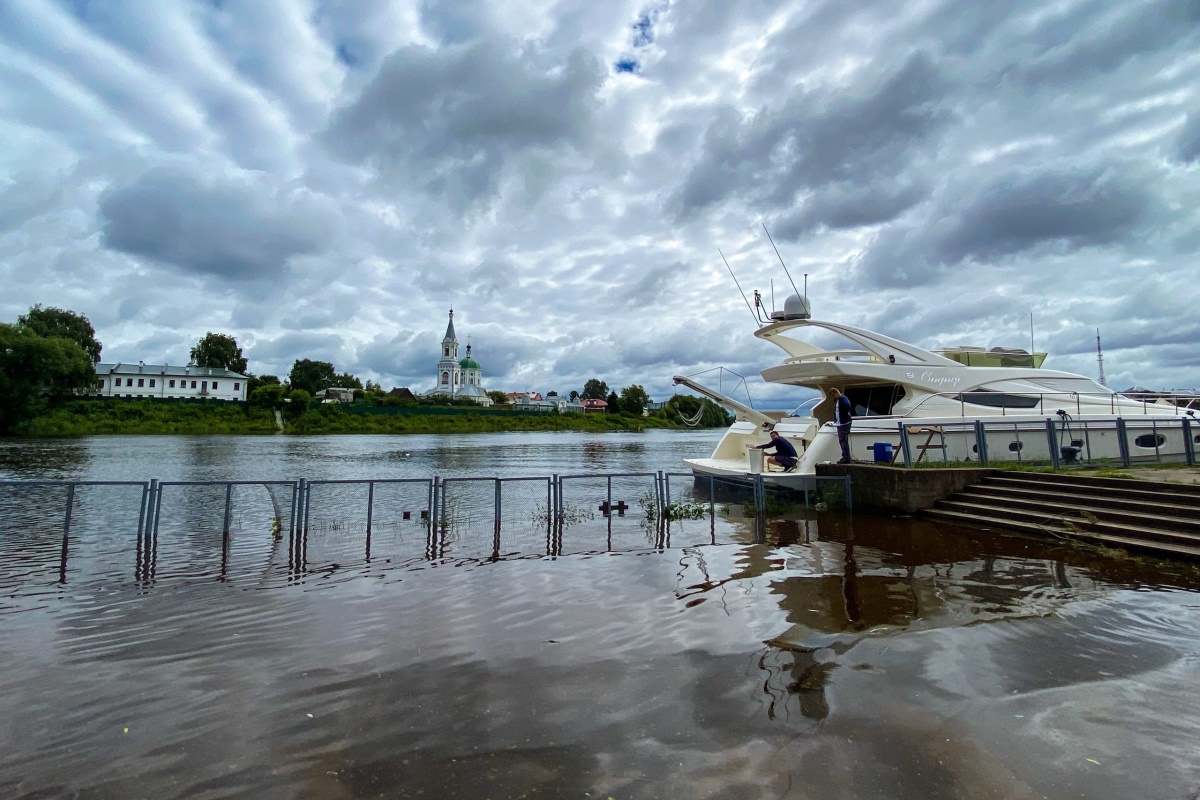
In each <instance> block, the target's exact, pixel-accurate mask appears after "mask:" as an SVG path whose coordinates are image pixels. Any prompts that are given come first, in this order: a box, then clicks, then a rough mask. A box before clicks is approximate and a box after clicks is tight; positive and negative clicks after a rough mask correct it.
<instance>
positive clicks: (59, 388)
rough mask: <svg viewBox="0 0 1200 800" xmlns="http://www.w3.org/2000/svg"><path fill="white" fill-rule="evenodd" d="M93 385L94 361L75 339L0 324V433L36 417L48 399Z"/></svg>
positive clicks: (23, 326) (92, 386) (94, 380)
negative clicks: (45, 334)
mask: <svg viewBox="0 0 1200 800" xmlns="http://www.w3.org/2000/svg"><path fill="white" fill-rule="evenodd" d="M95 386H96V368H95V362H93V361H92V360H91V356H89V355H88V353H87V351H85V350H84V349H83V348H82V347H80V346H79V344H78V343H77V342H75V341H74V340H72V339H68V338H65V337H61V336H52V337H47V336H39V335H38V334H37V332H36V331H35V330H34V328H33V327H31V326H27V325H23V324H22V325H10V324H7V323H0V430H3V431H9V430H12V428H13V427H14V426H16V424H17V423H19V422H21V421H22V420H25V419H29V418H31V417H34V416H37V414H38V413H39V412H40V411H41V410H42V409H43V408H44V407H45V403H46V399H47V398H49V397H57V396H63V395H71V394H75V393H76V392H81V391H86V390H89V389H94V388H95Z"/></svg>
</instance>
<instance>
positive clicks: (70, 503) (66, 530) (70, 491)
mask: <svg viewBox="0 0 1200 800" xmlns="http://www.w3.org/2000/svg"><path fill="white" fill-rule="evenodd" d="M74 507H75V484H73V483H72V484H71V485H69V486H68V487H67V513H66V514H65V515H64V519H63V538H62V561H61V566H60V567H59V571H58V580H59V582H60V583H66V582H67V541H68V538H69V536H70V532H71V511H72V510H74Z"/></svg>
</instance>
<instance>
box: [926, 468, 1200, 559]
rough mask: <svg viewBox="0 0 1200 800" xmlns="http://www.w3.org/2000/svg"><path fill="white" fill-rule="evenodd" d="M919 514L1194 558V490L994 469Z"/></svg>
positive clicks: (1197, 544) (1197, 490)
mask: <svg viewBox="0 0 1200 800" xmlns="http://www.w3.org/2000/svg"><path fill="white" fill-rule="evenodd" d="M921 514H922V515H923V516H926V517H929V518H931V519H939V520H945V521H947V522H953V523H958V524H964V525H985V526H989V527H997V528H1009V529H1012V530H1017V531H1023V532H1025V533H1034V534H1043V535H1051V536H1059V537H1064V538H1071V539H1079V540H1082V541H1086V542H1091V543H1093V544H1102V545H1105V546H1108V547H1121V548H1125V549H1127V550H1134V551H1138V552H1142V553H1151V554H1154V555H1158V556H1165V557H1169V558H1189V559H1200V485H1188V484H1178V483H1155V482H1151V481H1140V480H1131V479H1122V478H1093V477H1090V476H1085V475H1064V474H1058V473H1055V474H1048V473H1031V472H1026V473H1022V472H1007V473H1006V472H1003V471H996V472H995V473H993V474H992V475H989V476H987V477H984V478H983V479H982V480H981V481H980V482H979V483H976V484H971V485H970V486H967V487H966V488H965V489H963V491H961V492H958V493H957V494H954V495H952V496H951V497H950V498H948V499H946V500H939V501H937V502H936V503H935V504H934V506H933V507H932V508H927V509H924V510H923V511H922V512H921Z"/></svg>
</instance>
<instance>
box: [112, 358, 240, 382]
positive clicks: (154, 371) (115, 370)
mask: <svg viewBox="0 0 1200 800" xmlns="http://www.w3.org/2000/svg"><path fill="white" fill-rule="evenodd" d="M96 374H97V375H187V376H189V377H208V378H245V377H246V376H245V375H242V374H241V373H239V372H231V371H230V370H227V369H218V368H216V367H192V366H188V367H173V366H171V365H170V364H146V363H144V362H141V361H139V362H138V363H136V364H127V363H124V362H120V361H118V362H116V363H109V362H103V361H102V362H99V363H97V364H96Z"/></svg>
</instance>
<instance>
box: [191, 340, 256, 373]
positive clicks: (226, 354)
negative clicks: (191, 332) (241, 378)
mask: <svg viewBox="0 0 1200 800" xmlns="http://www.w3.org/2000/svg"><path fill="white" fill-rule="evenodd" d="M188 355H189V356H191V359H192V363H193V364H195V365H196V366H197V367H209V368H211V369H227V370H229V371H230V372H236V373H238V374H239V375H245V374H246V359H245V358H244V357H243V356H242V348H240V347H238V343H237V339H235V338H233V337H232V336H228V335H226V334H224V333H213V332H212V331H209V332H208V333H206V334H204V338H202V339H201V340H200V341H198V342H196V346H195V347H193V348H192V349H191V350H190V351H189V352H188Z"/></svg>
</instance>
